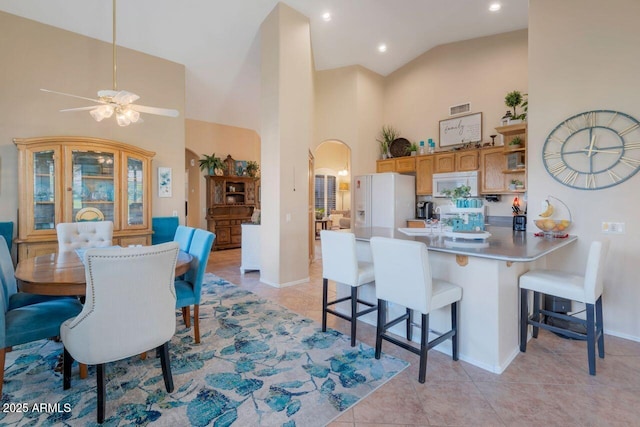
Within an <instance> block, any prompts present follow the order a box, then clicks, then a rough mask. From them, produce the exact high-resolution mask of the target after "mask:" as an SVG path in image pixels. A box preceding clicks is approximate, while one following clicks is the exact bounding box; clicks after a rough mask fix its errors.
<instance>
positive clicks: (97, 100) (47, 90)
mask: <svg viewBox="0 0 640 427" xmlns="http://www.w3.org/2000/svg"><path fill="white" fill-rule="evenodd" d="M40 90H41V91H43V92H49V93H56V94H58V95H64V96H70V97H72V98H78V99H84V100H86V101H91V102H96V103H98V104H106V103H105V102H104V101H102V100H100V99H93V98H86V97H84V96H78V95H72V94H70V93H64V92H56V91H55V90H49V89H40Z"/></svg>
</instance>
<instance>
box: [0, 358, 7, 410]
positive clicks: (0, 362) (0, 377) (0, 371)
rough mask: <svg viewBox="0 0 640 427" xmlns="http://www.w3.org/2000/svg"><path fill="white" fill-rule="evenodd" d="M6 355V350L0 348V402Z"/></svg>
mask: <svg viewBox="0 0 640 427" xmlns="http://www.w3.org/2000/svg"><path fill="white" fill-rule="evenodd" d="M6 353H7V349H6V348H0V368H1V369H0V400H1V399H2V385H3V384H4V361H5V355H6Z"/></svg>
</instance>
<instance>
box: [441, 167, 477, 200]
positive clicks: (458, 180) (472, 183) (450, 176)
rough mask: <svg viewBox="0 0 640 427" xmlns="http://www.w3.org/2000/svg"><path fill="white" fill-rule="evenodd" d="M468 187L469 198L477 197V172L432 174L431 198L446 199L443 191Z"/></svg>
mask: <svg viewBox="0 0 640 427" xmlns="http://www.w3.org/2000/svg"><path fill="white" fill-rule="evenodd" d="M462 185H468V186H469V187H471V191H470V195H471V197H477V196H478V171H472V172H449V173H434V174H433V197H447V196H446V195H445V194H444V193H443V191H445V190H453V189H454V188H456V187H460V186H462Z"/></svg>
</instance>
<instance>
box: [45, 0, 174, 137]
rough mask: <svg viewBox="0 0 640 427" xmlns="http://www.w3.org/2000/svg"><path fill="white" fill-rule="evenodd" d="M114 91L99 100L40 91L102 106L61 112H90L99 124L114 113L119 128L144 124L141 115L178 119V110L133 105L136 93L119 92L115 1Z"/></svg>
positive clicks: (136, 98)
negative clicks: (132, 124) (138, 123)
mask: <svg viewBox="0 0 640 427" xmlns="http://www.w3.org/2000/svg"><path fill="white" fill-rule="evenodd" d="M112 33H113V89H112V90H100V91H98V99H92V98H86V97H84V96H78V95H72V94H69V93H64V92H56V91H53V90H49V89H40V90H42V91H44V92H50V93H57V94H59V95H65V96H70V97H72V98H78V99H85V100H87V101H91V102H95V103H97V104H100V105H93V106H90V107H79V108H67V109H64V110H60V111H61V112H68V111H87V110H88V111H89V114H91V117H93V118H94V119H95V120H96V121H97V122H100V121H102V120H104V119H106V118H109V117H111V116H112V115H113V114H114V113H115V115H116V120H117V122H118V125H119V126H128V125H129V124H131V123H136V122H142V119H141V118H140V113H148V114H157V115H160V116H168V117H178V115H179V113H178V110H174V109H169V108H159V107H148V106H145V105H137V104H132V102H135V101H136V100H138V99H140V97H139V96H138V95H136V94H135V93H131V92H128V91H126V90H120V91H118V80H117V61H116V0H113V28H112Z"/></svg>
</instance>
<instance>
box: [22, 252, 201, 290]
mask: <svg viewBox="0 0 640 427" xmlns="http://www.w3.org/2000/svg"><path fill="white" fill-rule="evenodd" d="M192 260H193V257H192V256H191V255H189V254H188V253H187V252H184V251H180V252H179V253H178V261H177V262H176V276H180V275H182V274H184V273H186V272H187V271H189V267H190V266H191V261H192ZM15 276H16V279H18V287H19V288H20V290H21V291H22V292H27V293H30V294H38V295H68V296H82V295H85V293H86V287H87V282H86V279H85V273H84V264H83V263H82V260H81V259H80V256H79V255H78V254H77V253H76V251H69V252H60V253H57V254H47V255H40V256H37V257H34V258H27V259H23V260H21V261H20V262H19V263H18V265H17V266H16V272H15Z"/></svg>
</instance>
